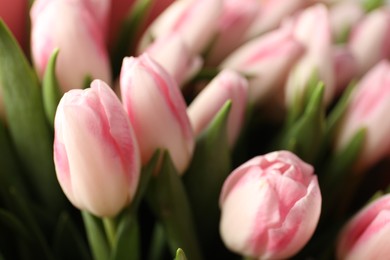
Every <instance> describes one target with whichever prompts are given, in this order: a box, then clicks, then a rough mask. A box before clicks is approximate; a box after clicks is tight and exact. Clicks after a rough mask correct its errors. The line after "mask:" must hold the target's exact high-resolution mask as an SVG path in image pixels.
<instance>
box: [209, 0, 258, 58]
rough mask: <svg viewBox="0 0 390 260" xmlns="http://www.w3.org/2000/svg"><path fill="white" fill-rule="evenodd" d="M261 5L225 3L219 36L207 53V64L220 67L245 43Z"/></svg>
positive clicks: (247, 1) (253, 1)
mask: <svg viewBox="0 0 390 260" xmlns="http://www.w3.org/2000/svg"><path fill="white" fill-rule="evenodd" d="M259 5H260V4H259V2H258V1H257V0H245V1H241V0H225V1H224V5H223V9H222V14H221V17H220V19H219V22H218V28H217V35H216V37H215V39H214V41H213V44H212V47H211V49H210V50H208V51H207V64H209V65H218V64H219V63H220V62H221V61H222V59H223V58H224V57H225V56H226V55H227V54H229V53H230V52H232V51H233V50H234V49H236V48H237V47H238V46H239V45H240V44H241V43H242V42H243V41H244V36H245V32H246V30H247V29H248V28H249V26H250V24H251V23H252V22H253V21H254V19H255V18H256V15H257V13H258V9H259Z"/></svg>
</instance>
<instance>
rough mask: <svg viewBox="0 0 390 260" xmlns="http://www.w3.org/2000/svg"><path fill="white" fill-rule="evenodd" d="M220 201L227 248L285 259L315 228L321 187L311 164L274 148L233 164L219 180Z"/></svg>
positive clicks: (221, 228) (221, 230) (248, 254)
mask: <svg viewBox="0 0 390 260" xmlns="http://www.w3.org/2000/svg"><path fill="white" fill-rule="evenodd" d="M220 207H221V210H222V216H221V222H220V232H221V236H222V239H223V241H224V243H225V245H226V246H227V247H228V248H229V249H230V250H232V251H234V252H236V253H240V254H242V255H244V256H247V257H251V258H256V259H286V258H288V257H291V256H292V255H294V254H295V253H297V252H298V251H299V250H300V249H301V248H302V247H303V246H304V245H305V244H306V243H307V242H308V241H309V239H310V238H311V236H312V234H313V233H314V230H315V228H316V226H317V222H318V219H319V216H320V211H321V193H320V189H319V185H318V181H317V176H316V175H314V170H313V167H312V166H311V165H309V164H307V163H305V162H303V161H302V160H300V159H299V158H298V157H297V156H296V155H294V154H292V153H291V152H288V151H278V152H273V153H269V154H266V155H264V156H258V157H255V158H253V159H251V160H249V161H248V162H246V163H245V164H243V165H241V166H240V167H239V168H237V169H236V170H234V171H233V172H232V173H231V174H230V175H229V177H228V178H227V179H226V181H225V183H224V185H223V188H222V193H221V196H220Z"/></svg>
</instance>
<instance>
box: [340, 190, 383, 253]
mask: <svg viewBox="0 0 390 260" xmlns="http://www.w3.org/2000/svg"><path fill="white" fill-rule="evenodd" d="M389 239H390V195H389V194H387V195H385V196H382V197H380V198H379V199H376V200H375V201H373V202H371V203H370V204H368V205H367V206H366V207H364V208H363V209H362V210H360V211H359V212H358V213H357V214H356V215H355V216H354V217H353V218H352V219H351V220H350V221H349V222H348V223H347V225H346V226H345V227H344V229H343V230H342V231H341V233H340V235H339V240H338V243H337V259H344V260H355V259H387V258H388V257H389V255H390V247H389V245H388V243H389Z"/></svg>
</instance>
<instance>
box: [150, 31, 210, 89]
mask: <svg viewBox="0 0 390 260" xmlns="http://www.w3.org/2000/svg"><path fill="white" fill-rule="evenodd" d="M145 52H147V53H148V54H149V56H150V57H152V58H153V60H155V61H157V63H159V64H160V65H161V67H163V68H164V69H165V70H166V71H167V72H168V73H169V74H170V75H171V76H172V77H173V78H174V79H175V80H176V82H177V84H178V85H179V86H183V85H184V83H185V82H186V81H187V80H189V79H190V78H191V77H192V76H194V75H195V74H196V73H197V72H198V71H199V70H200V69H201V67H202V65H203V60H202V58H201V57H200V56H199V55H194V54H193V53H192V52H191V51H190V50H189V49H188V47H187V45H186V44H185V43H184V41H183V39H182V38H181V36H180V35H179V34H178V33H174V34H172V35H167V37H164V38H160V39H158V40H156V41H155V42H153V43H152V44H151V45H150V46H149V47H148V48H147V49H146V50H145Z"/></svg>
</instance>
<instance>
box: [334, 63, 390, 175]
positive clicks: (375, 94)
mask: <svg viewBox="0 0 390 260" xmlns="http://www.w3.org/2000/svg"><path fill="white" fill-rule="evenodd" d="M389 109H390V63H389V62H388V61H382V62H380V63H378V64H377V65H376V66H375V67H373V68H372V69H371V70H370V71H369V72H368V73H367V74H366V75H365V76H364V78H362V79H361V81H360V82H359V83H358V85H357V86H356V88H355V90H354V92H353V93H352V97H351V100H350V102H349V105H348V108H347V111H346V113H345V115H344V118H343V121H342V122H341V125H340V129H339V132H338V135H337V138H336V149H337V150H340V149H342V148H343V147H345V145H347V144H348V142H350V141H351V138H352V137H353V136H354V134H356V132H357V131H358V130H359V129H360V128H362V127H364V128H366V137H365V141H364V145H363V148H362V149H361V153H360V159H359V160H357V163H358V164H357V166H356V168H359V169H360V170H363V169H365V168H366V167H369V166H371V165H372V164H374V163H375V162H377V161H378V160H379V159H381V158H382V157H383V156H385V155H386V154H387V153H388V151H389V149H390V139H389V138H388V133H389V131H390V120H384V119H387V118H388V113H389Z"/></svg>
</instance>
